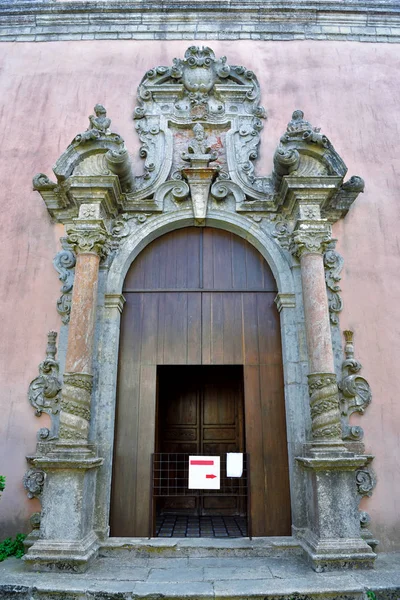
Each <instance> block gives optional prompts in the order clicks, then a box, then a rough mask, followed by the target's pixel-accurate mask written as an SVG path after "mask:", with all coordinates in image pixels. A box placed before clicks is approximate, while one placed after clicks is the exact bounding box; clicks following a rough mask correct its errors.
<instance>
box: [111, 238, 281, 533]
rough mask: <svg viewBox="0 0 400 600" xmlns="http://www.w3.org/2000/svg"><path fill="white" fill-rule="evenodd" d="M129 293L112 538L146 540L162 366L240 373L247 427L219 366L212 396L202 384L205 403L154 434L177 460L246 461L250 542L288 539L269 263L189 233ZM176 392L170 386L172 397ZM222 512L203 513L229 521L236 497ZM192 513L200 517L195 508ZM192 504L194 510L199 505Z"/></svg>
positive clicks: (145, 260)
mask: <svg viewBox="0 0 400 600" xmlns="http://www.w3.org/2000/svg"><path fill="white" fill-rule="evenodd" d="M134 290H136V291H134ZM172 290H175V291H172ZM123 293H124V295H125V297H126V300H127V301H126V305H125V308H124V312H123V315H122V321H121V337H120V361H119V372H118V397H117V411H116V435H115V444H114V470H113V488H112V513H111V527H112V535H119V536H135V535H147V533H148V531H147V524H148V522H149V506H150V496H149V493H150V486H149V482H150V457H151V453H152V452H153V451H154V449H155V441H156V435H155V422H156V414H155V411H156V388H157V385H156V383H157V376H156V373H157V369H159V368H160V366H162V365H171V367H168V368H172V365H181V368H182V369H185V368H188V367H186V366H185V365H194V366H195V365H204V366H205V367H203V368H206V369H207V365H210V366H212V365H244V397H245V402H244V406H245V419H244V424H243V419H240V418H239V417H238V414H240V409H239V408H238V407H239V406H240V402H242V400H238V398H237V397H235V393H236V392H235V385H236V384H235V381H236V380H235V379H234V378H233V379H234V381H233V382H231V384H229V385H228V384H227V385H225V387H223V385H222V383H221V382H220V380H219V378H218V374H216V373H217V371H218V367H216V366H215V367H214V366H212V367H210V368H216V369H217V370H216V371H215V372H214V375H213V377H214V381H213V383H212V385H211V383H210V381H208V379H207V377H208V376H207V374H205V371H204V372H203V378H202V381H201V384H200V388H199V387H198V390H199V389H201V390H203V389H206V388H207V386H208V388H207V393H206V394H205V396H204V394H203V392H202V394H203V395H202V399H201V400H200V398H196V399H194V397H193V393H194V391H193V390H192V392H193V393H192V397H191V399H190V397H189V396H190V394H189V396H186V398H187V399H186V400H184V399H183V397H181V398H180V399H178V400H177V404H176V407H175V411H172V412H171V411H170V413H169V414H162V411H161V412H160V410H159V414H158V415H157V422H158V423H161V424H162V426H163V427H164V441H165V444H167V445H166V446H165V447H166V448H169V451H170V452H188V453H193V454H197V453H209V454H221V453H225V452H227V451H234V450H237V449H238V448H240V449H241V450H242V449H243V450H246V451H247V452H249V453H250V465H251V513H252V520H253V534H254V535H289V534H290V498H289V478H288V466H287V464H288V461H287V445H286V428H285V409H284V396H283V375H282V354H281V340H280V323H279V315H278V312H277V309H276V306H275V304H274V298H275V296H276V284H275V280H274V278H273V275H272V272H271V270H270V268H269V266H268V265H267V263H266V261H265V260H264V259H263V258H262V256H261V255H260V254H259V253H258V251H257V250H256V249H255V248H254V247H253V246H252V245H250V244H249V243H248V242H247V241H245V240H243V239H241V238H239V237H237V236H236V235H234V234H232V233H229V232H225V231H221V230H217V229H211V228H186V229H181V230H178V231H173V232H171V233H169V234H166V235H165V236H162V237H160V238H158V239H156V240H154V241H153V242H152V243H151V244H149V246H147V247H146V248H145V249H144V250H143V252H142V253H141V254H139V256H138V257H137V258H136V259H135V261H134V263H133V264H132V266H131V268H130V269H129V271H128V274H127V276H126V280H125V284H124V289H123ZM224 377H225V382H226V381H227V377H226V376H224ZM179 381H180V380H179V378H175V380H173V382H172V383H173V389H172V392H171V393H174V392H175V391H176V387H177V385H176V384H177V383H179ZM197 383H198V382H197ZM236 383H237V381H236ZM201 386H203V387H201ZM204 386H205V387H204ZM218 386H222V387H218ZM238 387H239V389H241V385H238ZM242 387H243V386H242ZM198 390H197V392H198ZM194 405H196V409H194ZM233 406H236V409H235V410H234V409H233V408H232V407H233ZM159 409H160V406H159ZM200 409H201V411H202V412H201V413H200ZM235 411H236V412H235ZM238 411H239V412H238ZM194 412H196V418H195V417H194ZM242 412H243V411H242ZM244 428H245V435H244ZM244 437H246V448H244V446H243V445H244V441H243V440H244ZM240 445H242V447H240ZM157 450H159V448H157ZM220 501H221V502H220V504H218V500H214V499H213V498H210V497H209V496H207V495H203V500H202V510H204V511H212V510H216V509H217V508H218V506H219V510H221V511H224V510H225V511H227V510H232V506H231V508H227V505H228V504H229V503H231V505H232V502H233V500H232V498H231V497H228V498H225V499H224V500H223V501H222V499H220ZM170 502H171V506H172V504H173V503H174V502H175V503H176V501H174V500H172V499H171V500H170ZM224 502H225V507H224V506H223V503H224ZM186 503H187V505H190V506H192V509H193V498H190V497H188V498H187V500H186ZM196 503H197V504H196ZM213 503H214V504H213ZM178 504H179V502H178ZM194 504H195V506H197V507H198V501H197V500H196V499H195V503H194ZM212 506H214V509H213V508H212ZM216 507H217V508H216ZM189 509H190V507H189V508H188V510H189Z"/></svg>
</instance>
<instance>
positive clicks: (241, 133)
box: [34, 46, 363, 223]
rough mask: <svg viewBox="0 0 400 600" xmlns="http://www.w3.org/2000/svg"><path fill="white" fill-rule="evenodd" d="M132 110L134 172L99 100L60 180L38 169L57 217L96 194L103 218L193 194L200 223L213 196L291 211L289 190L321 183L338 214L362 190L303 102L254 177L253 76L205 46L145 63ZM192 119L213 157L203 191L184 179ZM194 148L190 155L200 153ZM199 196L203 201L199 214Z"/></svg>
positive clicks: (244, 206)
mask: <svg viewBox="0 0 400 600" xmlns="http://www.w3.org/2000/svg"><path fill="white" fill-rule="evenodd" d="M133 118H134V121H135V127H136V130H137V133H138V135H139V138H140V141H141V143H142V145H141V149H140V157H141V158H142V159H143V160H144V168H143V170H142V173H140V174H137V173H135V172H134V171H133V169H132V165H131V160H130V156H129V152H128V149H127V148H126V147H125V145H124V141H123V139H122V138H121V136H120V135H118V134H116V133H113V132H111V131H110V127H111V121H110V119H109V118H108V117H107V115H106V111H105V109H104V107H102V106H101V105H96V107H95V114H94V115H92V116H91V117H89V122H90V124H89V128H88V129H87V130H86V131H85V132H83V133H81V134H78V135H77V136H75V138H74V139H73V141H72V142H71V144H70V145H69V146H68V148H67V149H66V151H65V152H64V153H63V154H62V155H61V157H60V158H59V159H58V161H57V163H56V165H55V167H54V173H55V175H56V178H57V182H52V181H50V180H49V179H48V178H47V176H45V175H43V174H39V175H37V176H36V177H35V179H34V188H35V189H36V190H38V191H39V192H40V193H41V195H42V197H43V199H44V201H45V203H46V205H47V207H48V210H49V212H50V214H51V215H52V216H53V217H54V218H55V219H57V220H58V221H60V222H65V223H68V222H70V221H71V219H72V218H75V217H76V216H77V214H78V211H79V206H80V205H81V204H82V202H87V201H94V200H96V198H97V199H98V201H100V202H101V203H102V206H103V212H104V215H105V216H108V217H109V218H115V217H116V216H117V215H118V214H122V213H137V212H139V213H140V212H143V213H147V212H149V213H152V212H163V211H164V210H166V207H167V209H168V210H174V209H177V208H182V207H186V206H187V207H188V209H190V199H191V200H192V204H193V210H194V215H195V219H196V220H197V221H198V222H200V221H203V222H204V218H205V216H206V214H207V210H208V209H207V202H208V199H209V198H211V199H212V201H215V202H217V203H219V206H221V205H222V203H223V202H224V201H226V200H229V206H230V207H233V210H235V211H236V212H240V213H247V212H252V213H254V212H257V213H282V214H283V216H285V215H286V217H288V218H290V217H291V213H292V210H293V196H294V194H298V190H301V189H309V188H310V186H311V188H312V189H313V190H314V192H313V194H314V195H316V194H318V192H317V191H316V190H324V202H323V205H321V204H320V206H321V210H322V216H323V217H325V218H328V220H330V221H331V222H334V221H336V220H337V219H338V218H340V217H341V216H344V215H345V214H346V212H347V211H348V209H349V207H350V206H351V204H352V202H353V201H354V200H355V198H356V197H357V195H358V193H359V192H360V191H362V190H363V181H362V180H361V178H359V177H353V178H351V179H350V180H349V181H348V182H346V183H343V179H344V177H345V175H346V171H347V168H346V165H345V164H344V162H343V160H342V159H341V157H340V156H339V155H338V153H337V152H336V151H335V149H334V148H333V146H332V144H331V142H330V141H329V139H328V138H327V137H326V136H325V135H324V134H322V133H321V132H320V130H319V129H318V128H315V127H313V126H312V125H311V124H310V123H309V122H308V121H306V120H305V118H304V114H303V113H302V111H299V110H296V111H295V112H294V113H293V115H292V119H291V121H290V122H289V123H288V126H287V130H286V131H285V133H284V134H283V135H282V137H281V139H280V140H279V144H278V147H277V150H276V152H275V154H274V156H273V157H271V169H272V171H271V173H270V174H269V175H265V176H263V175H258V174H257V172H256V159H257V156H258V148H259V144H260V132H261V130H262V128H263V126H264V121H265V110H264V109H263V108H262V107H261V106H260V86H259V83H258V81H257V77H256V76H255V74H254V72H253V71H251V70H249V69H247V68H245V67H242V66H234V65H229V63H228V62H227V59H226V58H225V57H222V58H217V57H216V56H215V54H214V52H213V51H212V50H211V49H210V48H207V47H202V48H199V47H196V46H192V47H190V48H188V50H187V51H186V53H185V55H184V57H183V58H182V59H180V58H176V59H174V61H173V64H172V65H171V66H159V67H156V68H154V69H151V70H150V71H148V72H147V73H146V74H145V76H144V77H143V79H142V81H141V83H140V85H139V88H138V100H137V106H136V108H135V110H134V115H133ZM196 124H197V125H199V126H201V127H202V130H203V132H204V134H203V138H204V140H203V141H204V144H205V145H206V146H207V147H208V148H209V151H210V153H211V154H212V155H213V158H212V161H209V162H210V164H208V163H207V165H206V166H205V168H206V169H212V173H211V171H210V172H209V177H208V176H207V177H208V178H207V177H206V179H207V185H206V186H204V189H203V191H202V192H201V194H200V196H201V197H200V196H199V193H200V192H199V189H200V188H199V185H200V184H199V179H198V177H197V179H196V182H197V183H196V191H195V189H194V183H192V184H191V183H190V177H192V175H193V173H192V172H191V171H190V169H191V168H192V169H193V168H194V163H193V164H191V166H190V167H188V160H189V159H188V158H187V156H189V154H190V152H191V151H190V148H191V147H192V146H193V144H195V143H196V135H195V126H196ZM204 147H205V146H204ZM188 153H189V154H188ZM191 154H192V156H191V157H189V158H190V159H193V155H194V154H196V152H195V151H193V150H192V152H191ZM200 154H201V152H200ZM185 156H186V158H185ZM189 162H190V160H189ZM192 162H193V161H192ZM203 176H204V177H205V172H204V173H203V174H202V177H203ZM191 180H192V182H193V181H194V179H193V177H192V179H191ZM294 190H297V191H294ZM195 196H196V198H197V200H198V202H200V204H201V206H202V207H203V208H202V209H201V211H200V216H197V217H196V208H195V205H196V202H197V200H196V201H195V200H194V197H195ZM206 196H207V197H206ZM85 198H88V199H85ZM198 202H197V204H198ZM198 205H199V204H198ZM230 209H231V208H230Z"/></svg>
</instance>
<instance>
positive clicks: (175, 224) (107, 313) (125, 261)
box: [92, 211, 309, 539]
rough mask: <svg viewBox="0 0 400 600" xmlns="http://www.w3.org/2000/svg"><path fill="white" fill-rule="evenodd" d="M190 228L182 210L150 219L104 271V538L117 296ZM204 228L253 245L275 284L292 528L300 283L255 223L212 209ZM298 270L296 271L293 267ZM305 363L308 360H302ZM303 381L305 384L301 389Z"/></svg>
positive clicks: (304, 422)
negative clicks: (140, 260)
mask: <svg viewBox="0 0 400 600" xmlns="http://www.w3.org/2000/svg"><path fill="white" fill-rule="evenodd" d="M193 225H194V220H193V217H192V216H189V215H188V214H187V212H186V211H179V212H178V211H177V212H174V213H167V214H162V215H159V216H157V217H156V218H154V219H149V220H148V221H147V222H146V223H145V224H144V225H143V226H142V227H140V229H136V230H135V231H134V232H133V233H132V234H131V235H130V236H129V237H128V238H127V239H126V241H125V243H124V244H123V246H122V247H121V248H120V249H119V252H118V254H117V255H116V256H115V258H114V260H113V262H112V264H111V266H110V268H109V270H108V272H105V273H103V283H102V286H101V288H102V289H101V293H100V297H101V298H104V305H103V307H102V310H99V312H98V324H97V327H98V330H99V342H100V343H99V349H98V355H97V357H96V359H97V360H96V363H97V364H98V365H99V366H100V365H101V368H99V369H98V374H97V376H98V385H97V386H96V388H97V389H96V390H95V397H94V405H95V407H94V411H93V413H94V414H93V422H92V438H93V440H96V443H97V444H98V447H99V453H100V455H101V456H102V457H103V459H104V464H103V466H102V468H101V469H100V470H99V473H98V477H97V492H96V493H97V502H96V504H97V506H98V507H99V511H98V512H97V515H96V520H97V524H96V525H97V526H96V531H97V533H98V535H99V536H100V537H102V538H103V539H104V538H105V537H107V535H108V524H109V512H110V498H111V478H112V460H113V445H114V422H115V421H114V420H115V407H116V387H117V369H118V352H119V334H120V316H121V312H122V306H123V298H122V295H121V290H122V286H123V283H124V280H125V276H126V273H127V271H128V269H129V267H130V265H131V264H132V262H133V261H134V260H135V258H136V257H137V256H138V255H139V253H140V252H141V251H142V250H143V249H144V248H145V247H146V246H147V245H148V244H150V243H151V242H152V241H153V240H155V239H156V238H158V237H160V236H162V235H164V234H166V233H168V232H170V231H173V230H175V229H180V228H184V227H189V226H193ZM206 225H209V226H211V227H215V228H219V229H224V230H226V231H229V232H232V233H235V234H236V235H238V236H239V237H242V238H244V239H246V240H247V241H248V242H249V243H251V244H252V245H253V246H254V247H255V248H256V249H257V250H258V251H259V252H260V254H261V255H262V256H263V257H264V258H265V259H266V261H267V262H268V264H269V266H270V268H271V270H272V272H273V275H274V277H275V279H276V282H277V286H278V290H279V291H278V295H277V305H278V309H279V311H280V322H281V338H282V354H283V366H284V390H285V409H286V428H287V439H288V457H289V476H290V491H291V510H292V523H293V525H294V526H295V527H296V529H301V528H302V527H304V525H305V518H306V517H305V505H304V502H302V501H300V502H299V498H303V497H304V493H303V491H302V490H303V485H304V481H303V479H304V477H303V474H302V472H301V470H300V469H299V468H298V466H297V463H296V461H295V457H296V455H297V454H298V453H299V452H300V451H301V447H302V445H303V444H304V442H305V440H306V432H307V431H308V430H309V402H308V395H307V381H306V380H305V381H302V382H301V381H300V380H299V378H300V377H301V375H300V373H301V372H305V369H303V370H302V369H301V363H302V357H301V353H300V346H299V343H298V340H299V339H301V338H302V337H303V338H304V331H303V317H302V303H301V301H300V303H299V302H297V304H296V301H295V299H296V296H297V298H301V283H300V280H299V277H298V276H296V275H298V273H294V272H293V270H292V267H291V264H290V256H289V255H287V256H286V255H285V252H284V251H283V250H282V249H281V248H280V246H279V245H278V244H277V243H276V241H275V240H274V239H273V238H272V236H270V235H269V234H268V233H267V232H265V231H263V230H262V229H261V228H260V226H259V225H258V224H256V223H252V222H251V221H249V219H247V218H245V217H243V216H241V215H238V214H233V213H228V212H225V211H210V214H209V217H208V218H207V221H206ZM295 271H296V269H295ZM303 362H304V363H305V364H306V357H303ZM300 383H302V384H303V385H299V384H300Z"/></svg>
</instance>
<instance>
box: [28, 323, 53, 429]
mask: <svg viewBox="0 0 400 600" xmlns="http://www.w3.org/2000/svg"><path fill="white" fill-rule="evenodd" d="M56 339H57V333H56V332H55V331H50V332H49V333H48V334H47V348H46V358H45V360H44V361H43V362H41V363H40V365H39V376H38V377H36V378H35V379H34V380H33V381H32V382H31V383H30V385H29V391H28V400H29V402H30V404H31V405H32V406H33V408H34V409H35V415H36V416H37V417H40V415H41V414H42V413H47V414H48V415H49V416H50V418H51V429H50V430H49V429H47V428H41V429H40V430H39V432H38V439H40V440H45V439H54V438H55V437H57V434H58V422H59V412H60V398H61V394H60V392H61V380H60V364H59V362H58V361H57V360H56V354H57V346H56Z"/></svg>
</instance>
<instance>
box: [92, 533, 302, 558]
mask: <svg viewBox="0 0 400 600" xmlns="http://www.w3.org/2000/svg"><path fill="white" fill-rule="evenodd" d="M124 554H126V555H127V556H132V557H133V556H137V557H140V556H148V557H150V556H151V557H153V558H156V557H159V558H179V557H188V558H189V559H190V558H202V557H213V556H214V557H224V556H227V557H263V556H264V557H267V556H274V557H276V558H278V557H283V556H290V555H297V556H302V555H303V549H302V547H301V545H300V544H299V542H298V541H297V540H296V539H295V538H294V537H291V536H287V537H286V536H282V537H256V538H248V537H240V538H225V539H223V538H222V539H221V538H160V537H155V538H125V537H124V538H109V539H108V540H107V541H106V542H102V543H101V544H100V548H99V556H100V557H107V556H108V557H112V556H114V557H115V556H117V555H118V556H122V555H124Z"/></svg>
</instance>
